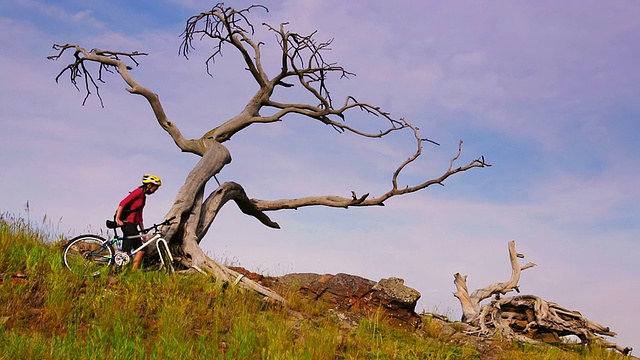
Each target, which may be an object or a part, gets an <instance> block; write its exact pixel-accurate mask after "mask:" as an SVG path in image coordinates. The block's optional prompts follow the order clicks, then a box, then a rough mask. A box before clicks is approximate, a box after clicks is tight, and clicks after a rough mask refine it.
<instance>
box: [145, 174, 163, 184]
mask: <svg viewBox="0 0 640 360" xmlns="http://www.w3.org/2000/svg"><path fill="white" fill-rule="evenodd" d="M142 183H143V184H153V185H158V186H160V185H162V180H160V177H159V176H156V175H151V174H144V175H142Z"/></svg>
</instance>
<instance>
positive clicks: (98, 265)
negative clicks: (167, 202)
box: [62, 217, 175, 276]
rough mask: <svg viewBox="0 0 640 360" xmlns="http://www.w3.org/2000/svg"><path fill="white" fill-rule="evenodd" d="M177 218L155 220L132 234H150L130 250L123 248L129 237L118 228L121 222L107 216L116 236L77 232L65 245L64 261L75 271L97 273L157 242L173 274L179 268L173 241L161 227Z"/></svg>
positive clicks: (165, 268) (128, 259)
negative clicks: (158, 222) (156, 221)
mask: <svg viewBox="0 0 640 360" xmlns="http://www.w3.org/2000/svg"><path fill="white" fill-rule="evenodd" d="M174 219H175V217H172V218H170V219H167V220H165V221H163V222H161V223H160V224H153V226H151V227H149V228H147V229H143V230H142V231H141V232H140V235H135V236H129V237H128V238H129V239H131V238H138V237H139V238H143V237H146V238H147V240H146V241H143V244H142V245H141V246H140V247H138V248H137V249H134V250H132V251H131V252H129V253H127V252H124V251H122V240H123V239H124V238H125V237H124V236H118V234H117V232H116V230H115V229H116V228H117V227H118V225H117V224H116V223H115V221H111V220H107V222H106V225H107V228H109V229H114V236H113V238H111V239H109V240H107V239H105V238H103V237H102V236H100V235H94V234H85V235H80V236H76V237H75V238H73V239H71V241H69V243H68V244H67V246H65V248H64V251H63V253H62V259H63V262H64V265H65V266H66V267H67V268H69V270H71V271H73V272H75V273H82V274H89V275H92V276H96V275H99V274H100V273H102V272H103V271H105V270H107V269H109V268H111V266H113V265H115V266H118V267H121V266H125V265H126V264H128V263H129V261H130V260H131V259H132V258H133V256H134V255H135V254H136V253H137V252H138V251H141V250H143V249H145V248H146V247H148V246H150V245H152V244H155V246H156V249H157V250H158V255H159V256H160V262H161V267H162V268H163V269H164V270H165V271H167V272H168V273H170V274H172V273H174V272H175V269H174V267H173V256H172V255H171V251H170V250H169V245H168V244H167V242H166V240H165V239H164V238H163V235H162V234H161V233H160V231H159V229H158V228H160V227H161V226H166V225H171V224H172V221H173V220H174ZM151 230H153V233H151V235H146V234H147V233H148V232H149V231H151ZM114 247H115V249H114Z"/></svg>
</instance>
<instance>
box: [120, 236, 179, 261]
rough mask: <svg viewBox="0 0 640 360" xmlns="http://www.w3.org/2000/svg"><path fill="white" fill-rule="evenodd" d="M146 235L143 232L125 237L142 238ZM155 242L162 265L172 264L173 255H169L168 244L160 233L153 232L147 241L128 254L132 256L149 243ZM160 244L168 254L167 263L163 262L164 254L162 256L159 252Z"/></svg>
mask: <svg viewBox="0 0 640 360" xmlns="http://www.w3.org/2000/svg"><path fill="white" fill-rule="evenodd" d="M145 236H147V235H144V234H140V235H133V236H127V238H129V239H135V238H140V239H142V238H143V237H145ZM154 242H155V244H156V249H157V250H158V255H159V256H160V261H161V262H162V265H163V266H172V264H173V255H171V251H170V250H169V244H167V241H166V240H165V239H164V238H163V237H162V235H161V234H160V233H155V234H153V235H152V236H151V238H149V239H148V240H147V241H145V242H144V243H143V244H142V246H140V247H139V248H137V249H135V250H133V251H132V252H131V253H130V254H129V256H133V255H134V254H135V253H137V252H138V251H140V250H142V249H144V248H146V247H147V246H149V245H151V244H152V243H154ZM160 246H162V247H163V248H164V250H165V251H166V253H167V255H169V259H168V260H169V264H166V263H165V259H164V256H162V253H161V252H160Z"/></svg>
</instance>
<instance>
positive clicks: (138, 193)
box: [119, 187, 147, 226]
mask: <svg viewBox="0 0 640 360" xmlns="http://www.w3.org/2000/svg"><path fill="white" fill-rule="evenodd" d="M146 200H147V197H146V194H145V192H144V188H142V187H139V188H137V189H135V190H133V191H132V192H131V193H129V195H127V197H125V198H124V199H122V201H120V204H119V206H122V215H121V217H120V220H122V221H123V222H128V223H132V224H134V225H136V226H141V225H142V224H143V222H142V209H143V208H144V204H145V202H146Z"/></svg>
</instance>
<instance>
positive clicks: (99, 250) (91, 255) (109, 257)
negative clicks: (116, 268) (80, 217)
mask: <svg viewBox="0 0 640 360" xmlns="http://www.w3.org/2000/svg"><path fill="white" fill-rule="evenodd" d="M114 254H115V252H114V251H113V247H112V246H111V244H110V243H109V242H107V240H105V239H104V238H103V237H101V236H98V235H80V236H77V237H75V238H73V239H71V241H69V243H68V244H67V246H66V247H65V248H64V252H63V254H62V259H63V261H64V265H65V266H66V267H67V268H69V270H71V271H73V272H74V273H78V274H85V275H92V276H95V275H98V274H100V273H101V272H103V271H105V270H107V269H108V268H109V266H110V265H112V264H113V262H114V260H113V259H114Z"/></svg>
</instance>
